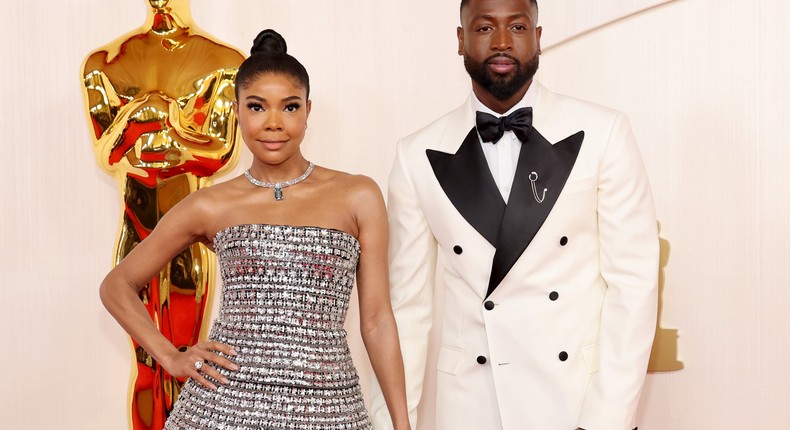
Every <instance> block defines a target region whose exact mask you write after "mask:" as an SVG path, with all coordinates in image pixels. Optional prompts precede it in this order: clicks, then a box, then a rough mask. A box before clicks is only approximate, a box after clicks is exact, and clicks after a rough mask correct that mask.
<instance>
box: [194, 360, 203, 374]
mask: <svg viewBox="0 0 790 430" xmlns="http://www.w3.org/2000/svg"><path fill="white" fill-rule="evenodd" d="M201 368H203V361H202V360H198V361H196V362H195V370H197V371H198V372H199V371H200V369H201Z"/></svg>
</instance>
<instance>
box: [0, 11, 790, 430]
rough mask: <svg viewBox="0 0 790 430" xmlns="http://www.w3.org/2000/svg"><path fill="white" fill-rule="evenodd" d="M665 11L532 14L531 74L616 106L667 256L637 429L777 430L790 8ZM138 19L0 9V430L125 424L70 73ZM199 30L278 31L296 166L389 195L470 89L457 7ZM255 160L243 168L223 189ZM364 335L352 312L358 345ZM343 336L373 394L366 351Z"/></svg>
mask: <svg viewBox="0 0 790 430" xmlns="http://www.w3.org/2000/svg"><path fill="white" fill-rule="evenodd" d="M659 3H661V2H660V1H650V0H643V1H637V0H629V1H625V0H598V1H594V2H593V1H588V0H578V1H573V0H564V1H559V0H543V2H542V3H541V8H542V13H543V15H542V17H543V18H542V24H543V26H544V37H545V38H546V41H547V44H549V42H550V43H551V44H554V46H551V47H547V49H545V50H544V55H543V57H542V64H541V72H540V73H539V77H540V79H541V80H542V82H543V83H544V84H546V85H547V86H549V87H550V88H552V89H554V90H555V91H558V92H563V93H568V94H573V95H577V96H579V97H583V98H587V99H591V100H595V101H598V102H600V103H602V104H606V105H609V106H612V107H615V108H618V109H621V110H624V111H626V112H628V114H629V116H630V118H631V121H632V123H633V126H634V129H635V131H636V134H637V136H638V138H639V140H640V145H641V148H642V151H643V155H644V158H645V162H646V165H647V168H648V170H649V173H650V176H651V179H652V184H653V188H654V191H655V196H656V204H657V208H658V216H659V218H660V220H661V222H662V226H663V228H662V237H663V238H664V239H666V240H668V241H669V242H670V244H671V249H672V251H671V254H670V258H669V262H668V265H667V266H666V268H665V275H666V288H665V291H664V312H663V317H662V325H663V326H665V327H668V328H677V329H679V333H680V340H679V353H680V359H682V360H683V361H684V362H685V364H686V369H684V370H682V371H680V372H676V373H671V374H654V375H650V376H649V377H648V382H647V386H646V389H645V393H644V395H643V400H642V408H641V412H640V416H641V420H640V421H641V422H640V428H641V429H648V430H653V429H656V430H664V429H681V430H685V429H688V430H691V429H700V428H717V429H737V430H741V429H764V428H766V429H767V428H777V427H779V428H781V427H783V426H786V423H787V422H788V421H790V408H788V407H787V404H788V402H790V370H789V369H788V366H787V365H786V364H785V363H786V362H787V356H788V355H789V354H790V341H789V339H790V317H788V314H789V313H790V292H789V290H790V289H789V288H788V287H790V269H789V268H788V264H787V261H788V259H789V257H790V213H788V212H790V210H789V209H790V195H789V194H790V193H789V192H790V174H788V173H787V172H786V171H785V169H786V166H789V165H790V149H788V145H790V129H788V126H787V124H790V86H788V85H786V84H785V80H786V79H787V77H788V76H790V48H788V46H790V33H789V32H788V30H786V28H785V27H786V24H787V23H788V22H790V5H788V4H787V2H786V1H785V0H757V1H752V2H746V1H743V0H676V1H674V2H669V3H667V4H665V5H663V6H657V7H656V5H657V4H659ZM146 5H147V3H146V1H145V0H115V1H112V2H99V1H88V0H73V1H68V2H51V1H49V0H28V1H25V2H19V1H10V0H2V6H3V8H2V10H3V12H2V13H0V37H1V38H2V44H0V58H2V63H0V64H2V65H0V76H1V77H2V81H1V82H2V85H1V86H0V88H2V93H1V94H2V101H3V103H4V105H3V106H2V108H0V109H2V111H1V113H0V133H2V137H3V142H2V144H1V145H2V151H3V154H5V155H4V157H3V158H4V160H5V168H3V169H2V171H1V172H0V198H2V204H1V205H0V273H2V276H3V278H2V279H3V282H2V286H1V287H0V288H1V289H0V291H1V292H0V297H2V301H0V306H2V310H0V327H2V329H0V348H2V353H1V354H0V371H2V376H0V381H1V382H0V420H2V424H0V427H2V428H9V429H10V428H13V429H52V428H58V429H80V430H81V429H101V430H105V429H123V428H125V426H126V407H127V406H126V398H127V393H126V388H127V383H128V380H129V370H130V364H131V356H130V351H129V344H128V342H127V341H126V338H125V335H124V333H123V332H122V331H121V329H120V328H119V327H118V326H117V325H116V324H115V323H114V321H113V320H112V319H111V318H110V317H109V315H108V314H107V313H106V312H105V311H104V310H103V308H102V307H101V304H100V303H99V300H98V293H97V286H98V284H99V282H100V280H101V279H102V277H103V276H104V274H105V273H106V271H107V270H108V269H109V267H110V264H111V256H112V249H113V240H114V237H115V232H116V230H117V228H118V217H119V211H120V202H119V196H118V193H117V189H116V184H115V182H114V180H113V179H112V178H111V177H110V176H107V175H106V174H104V173H103V172H102V171H101V170H100V169H99V168H98V167H97V166H96V164H95V162H94V156H93V152H92V149H91V141H90V136H89V134H88V133H89V129H88V123H87V119H86V117H85V114H84V113H83V104H82V103H83V102H82V96H81V93H80V72H79V70H80V65H81V62H82V60H83V58H84V57H85V55H86V54H87V53H88V52H90V51H92V50H93V49H95V48H97V47H99V46H101V45H103V44H105V43H107V42H109V41H111V40H113V39H115V38H117V37H118V36H119V35H121V34H123V33H125V32H127V31H129V30H132V29H134V28H136V27H138V26H140V25H142V23H143V19H144V16H145V10H146V7H147V6H146ZM218 5H222V6H223V7H224V10H218V9H217V6H218ZM646 8H647V9H646ZM644 9H646V10H644ZM642 10H644V11H643V12H641V13H637V12H639V11H642ZM193 15H194V18H195V20H196V22H197V23H199V24H200V25H201V26H202V27H203V28H204V29H205V30H207V31H208V32H210V33H211V34H213V35H215V36H216V37H218V38H219V39H221V40H223V41H225V42H228V43H230V44H232V45H235V46H237V47H240V48H241V49H243V50H245V51H246V50H247V49H248V47H249V44H250V41H251V40H252V38H253V37H254V36H255V34H256V33H257V31H258V30H260V29H262V28H265V27H273V28H276V29H278V30H279V31H280V32H281V33H282V34H283V35H284V36H285V37H286V38H287V40H288V43H289V47H290V50H291V52H292V53H293V54H294V55H295V56H297V57H298V58H300V59H301V60H302V61H303V62H304V64H305V65H306V66H307V68H308V70H309V71H310V72H311V78H312V81H313V92H312V95H313V113H312V116H311V121H310V131H309V133H308V138H307V141H306V142H305V152H306V154H307V155H308V157H309V158H310V159H312V160H314V161H316V162H318V163H320V164H325V165H328V166H331V167H334V168H338V169H343V170H347V171H351V172H356V173H362V174H366V175H369V176H371V177H373V178H374V179H376V180H377V181H378V182H379V184H380V185H381V186H382V188H384V189H386V185H387V184H386V180H387V172H388V171H389V167H390V163H391V162H392V158H393V155H394V148H393V145H394V142H395V140H396V139H397V138H398V137H399V136H402V135H404V134H406V133H409V132H411V131H413V130H415V129H417V128H419V127H420V126H421V125H423V124H425V123H427V122H428V121H430V120H431V119H433V118H435V117H437V116H439V115H440V114H442V113H444V112H446V111H448V110H450V109H451V108H453V107H455V106H456V105H458V104H459V103H461V101H462V100H463V99H464V98H465V97H466V95H467V92H468V88H469V84H468V79H467V77H466V75H465V73H464V71H463V67H462V63H461V60H460V58H459V57H457V56H456V55H455V52H456V42H455V27H456V25H457V23H458V18H457V1H456V0H433V1H424V0H399V1H384V2H374V1H369V0H344V1H341V0H320V1H319V0H301V1H294V0H290V1H287V0H278V1H273V0H233V1H210V0H193ZM621 18H622V19H621ZM611 21H614V22H613V23H612V24H609V25H607V23H609V22H611ZM562 41H565V42H564V43H559V44H557V42H562ZM249 162H250V157H249V154H247V153H244V154H243V155H242V157H241V161H240V164H239V166H238V167H237V168H236V169H235V171H233V172H232V173H231V174H230V175H237V174H239V173H240V172H242V171H243V169H244V168H246V166H248V164H249ZM356 322H357V318H356V313H355V312H352V314H351V315H350V317H349V324H350V326H351V328H352V333H353V331H354V330H353V329H354V325H355V324H356ZM351 342H352V346H353V348H354V354H355V357H356V358H357V363H358V366H359V367H360V368H361V371H362V374H363V380H364V381H365V382H367V380H368V379H369V374H370V371H369V369H368V367H367V366H368V364H367V362H366V360H365V358H364V350H363V348H362V347H361V342H360V341H359V337H358V336H357V335H356V334H354V335H352V339H351Z"/></svg>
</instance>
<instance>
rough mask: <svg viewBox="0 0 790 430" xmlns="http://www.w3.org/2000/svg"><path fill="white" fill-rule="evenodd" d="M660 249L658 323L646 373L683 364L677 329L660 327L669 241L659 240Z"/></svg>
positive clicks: (659, 225) (661, 370)
mask: <svg viewBox="0 0 790 430" xmlns="http://www.w3.org/2000/svg"><path fill="white" fill-rule="evenodd" d="M658 231H659V232H660V231H661V224H660V223H659V224H658ZM659 242H660V244H661V245H660V247H661V259H660V262H659V266H660V267H659V269H658V322H657V324H656V338H655V340H653V350H652V351H650V361H649V363H648V365H647V371H648V372H670V371H673V370H680V369H682V368H683V362H682V361H679V360H678V358H677V356H678V331H677V329H667V328H662V327H661V311H662V310H663V308H664V306H663V302H664V299H663V297H664V285H665V277H664V267H666V266H667V263H668V262H669V241H668V240H666V239H663V238H659Z"/></svg>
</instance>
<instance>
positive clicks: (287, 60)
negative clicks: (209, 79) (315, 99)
mask: <svg viewBox="0 0 790 430" xmlns="http://www.w3.org/2000/svg"><path fill="white" fill-rule="evenodd" d="M287 52H288V45H286V44H285V39H283V37H282V36H280V33H277V32H276V31H274V30H271V29H267V30H263V31H262V32H260V33H258V36H257V37H256V38H255V41H254V42H252V49H250V58H247V59H246V60H244V62H243V63H241V66H239V71H238V72H237V73H236V98H238V96H239V89H240V88H246V87H247V86H248V85H249V84H250V82H252V80H253V79H256V78H257V77H258V76H261V75H265V74H267V73H275V74H282V75H286V76H288V77H291V78H293V79H296V80H297V81H298V82H299V83H300V84H302V86H303V87H304V88H305V90H306V92H307V98H308V99H309V98H310V77H309V76H308V75H307V70H306V69H305V68H304V66H303V65H302V63H300V62H299V61H298V60H297V59H296V58H294V57H292V56H290V55H288V53H287Z"/></svg>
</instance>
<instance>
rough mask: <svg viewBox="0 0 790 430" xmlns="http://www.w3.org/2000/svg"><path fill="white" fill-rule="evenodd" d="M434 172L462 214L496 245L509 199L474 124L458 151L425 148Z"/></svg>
mask: <svg viewBox="0 0 790 430" xmlns="http://www.w3.org/2000/svg"><path fill="white" fill-rule="evenodd" d="M425 153H426V154H427V155H428V161H429V162H430V163H431V167H432V168H433V173H434V175H436V179H437V180H438V181H439V184H440V185H441V186H442V189H443V190H444V193H445V194H447V197H448V198H449V199H450V201H451V202H452V203H453V206H455V208H456V209H457V210H458V212H459V213H460V214H461V216H463V217H464V219H466V221H467V222H468V223H469V224H470V225H471V226H472V227H474V228H475V230H477V231H478V232H479V233H480V234H481V235H482V236H483V237H484V238H485V239H486V240H488V242H489V243H491V244H492V245H494V246H496V240H497V234H498V232H499V231H500V228H499V225H500V223H501V222H502V216H503V214H504V213H505V201H504V200H503V199H502V195H501V194H500V193H499V189H498V188H497V186H496V183H495V182H494V177H493V176H491V170H490V169H489V167H488V163H487V162H486V159H485V155H484V154H483V149H482V148H481V147H480V141H479V139H478V137H477V130H476V129H475V128H474V127H473V128H472V130H471V131H469V133H468V134H467V135H466V139H464V142H463V143H462V144H461V146H460V147H459V148H458V151H457V152H456V153H455V154H447V153H444V152H440V151H435V150H432V149H427V150H425Z"/></svg>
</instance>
